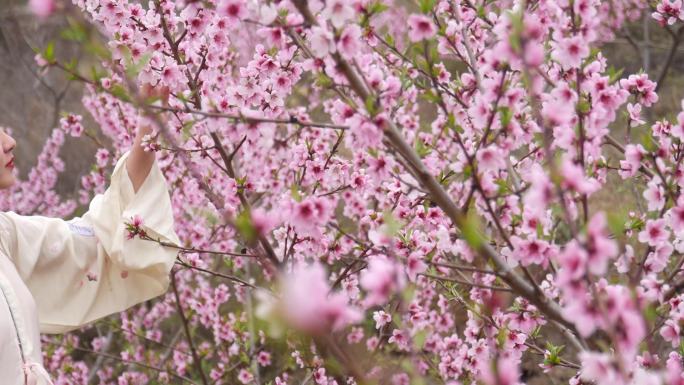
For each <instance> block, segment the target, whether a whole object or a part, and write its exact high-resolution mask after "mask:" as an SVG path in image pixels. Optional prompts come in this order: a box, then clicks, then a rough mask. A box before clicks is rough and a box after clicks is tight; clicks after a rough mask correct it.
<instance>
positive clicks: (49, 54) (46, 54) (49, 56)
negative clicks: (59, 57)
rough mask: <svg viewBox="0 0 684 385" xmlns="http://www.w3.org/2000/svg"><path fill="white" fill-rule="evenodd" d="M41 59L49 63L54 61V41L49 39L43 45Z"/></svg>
mask: <svg viewBox="0 0 684 385" xmlns="http://www.w3.org/2000/svg"><path fill="white" fill-rule="evenodd" d="M43 59H45V60H47V61H48V62H49V63H54V61H55V42H54V41H51V42H49V43H48V45H47V46H46V47H45V50H44V51H43Z"/></svg>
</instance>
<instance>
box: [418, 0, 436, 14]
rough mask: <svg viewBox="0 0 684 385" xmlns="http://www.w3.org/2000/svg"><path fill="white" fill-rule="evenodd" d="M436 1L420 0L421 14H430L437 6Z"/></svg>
mask: <svg viewBox="0 0 684 385" xmlns="http://www.w3.org/2000/svg"><path fill="white" fill-rule="evenodd" d="M435 3H436V0H420V12H422V13H429V12H430V11H431V10H432V8H433V7H434V6H435Z"/></svg>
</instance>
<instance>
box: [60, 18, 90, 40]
mask: <svg viewBox="0 0 684 385" xmlns="http://www.w3.org/2000/svg"><path fill="white" fill-rule="evenodd" d="M59 35H60V37H62V38H63V39H65V40H70V41H75V42H77V43H82V42H84V41H86V39H87V38H88V30H87V29H86V28H85V27H84V26H83V24H81V23H79V22H76V21H74V20H73V19H71V18H70V19H69V26H68V27H67V28H65V29H63V30H62V31H61V32H60V34H59Z"/></svg>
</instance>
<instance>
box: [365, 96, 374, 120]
mask: <svg viewBox="0 0 684 385" xmlns="http://www.w3.org/2000/svg"><path fill="white" fill-rule="evenodd" d="M364 104H365V106H366V111H368V114H369V115H370V116H375V113H376V108H375V97H374V96H373V95H368V97H367V98H366V100H365V103H364Z"/></svg>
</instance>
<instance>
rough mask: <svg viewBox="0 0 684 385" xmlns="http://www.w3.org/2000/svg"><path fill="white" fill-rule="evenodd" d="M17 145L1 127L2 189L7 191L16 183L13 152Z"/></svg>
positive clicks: (0, 183) (0, 159) (0, 168)
mask: <svg viewBox="0 0 684 385" xmlns="http://www.w3.org/2000/svg"><path fill="white" fill-rule="evenodd" d="M16 145H17V142H15V141H14V138H12V137H11V136H9V134H8V133H7V132H6V131H5V129H4V128H2V127H0V150H1V151H0V189H6V188H8V187H10V186H12V185H13V184H14V182H15V178H14V173H13V172H12V171H13V169H14V154H13V153H12V151H13V150H14V147H15V146H16Z"/></svg>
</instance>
